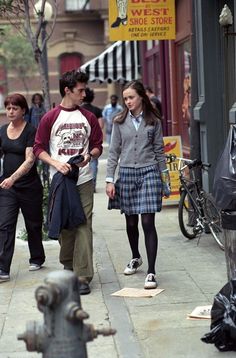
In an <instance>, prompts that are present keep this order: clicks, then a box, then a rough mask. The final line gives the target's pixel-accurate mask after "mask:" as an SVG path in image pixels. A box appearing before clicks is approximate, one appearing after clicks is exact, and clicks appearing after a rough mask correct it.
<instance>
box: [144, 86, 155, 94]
mask: <svg viewBox="0 0 236 358" xmlns="http://www.w3.org/2000/svg"><path fill="white" fill-rule="evenodd" d="M145 90H146V91H148V92H150V93H154V92H153V89H152V88H151V87H150V86H146V87H145Z"/></svg>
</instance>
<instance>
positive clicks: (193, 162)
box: [166, 154, 211, 170]
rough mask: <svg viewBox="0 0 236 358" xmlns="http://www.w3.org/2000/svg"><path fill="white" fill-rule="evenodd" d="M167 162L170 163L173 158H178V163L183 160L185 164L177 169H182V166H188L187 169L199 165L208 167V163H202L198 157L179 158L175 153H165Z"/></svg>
mask: <svg viewBox="0 0 236 358" xmlns="http://www.w3.org/2000/svg"><path fill="white" fill-rule="evenodd" d="M166 158H167V163H172V162H174V161H175V160H179V163H181V162H183V163H184V164H185V165H184V166H183V167H182V168H180V165H179V170H183V169H184V168H186V167H188V168H189V169H192V168H196V167H198V168H199V167H201V168H210V166H211V164H210V163H203V162H202V161H201V160H200V159H188V158H181V157H177V156H176V155H175V154H166Z"/></svg>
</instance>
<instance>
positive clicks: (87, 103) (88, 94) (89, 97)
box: [81, 87, 104, 193]
mask: <svg viewBox="0 0 236 358" xmlns="http://www.w3.org/2000/svg"><path fill="white" fill-rule="evenodd" d="M93 100H94V91H93V90H92V89H90V88H88V87H87V88H85V97H84V100H83V103H82V105H81V107H83V108H85V109H87V110H88V111H89V112H92V113H93V114H94V115H95V116H96V117H97V119H98V123H99V125H100V127H101V129H103V127H104V121H103V118H102V110H101V109H100V108H99V107H96V106H94V105H93V104H92V102H93ZM89 165H90V168H91V169H92V172H93V183H94V193H96V184H97V173H98V158H92V159H91V162H90V163H89Z"/></svg>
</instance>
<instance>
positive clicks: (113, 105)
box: [102, 94, 123, 144]
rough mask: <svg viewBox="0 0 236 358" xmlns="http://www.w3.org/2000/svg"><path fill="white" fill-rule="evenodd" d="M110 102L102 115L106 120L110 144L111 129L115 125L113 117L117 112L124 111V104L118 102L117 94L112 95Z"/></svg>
mask: <svg viewBox="0 0 236 358" xmlns="http://www.w3.org/2000/svg"><path fill="white" fill-rule="evenodd" d="M110 101H111V102H110V103H109V104H107V105H106V106H105V107H104V109H103V111H102V116H103V118H104V121H105V131H106V142H107V143H108V144H110V142H111V131H112V125H113V118H114V116H115V115H116V114H118V113H119V112H121V111H122V109H123V108H122V106H121V105H119V104H118V97H117V95H116V94H112V95H111V97H110Z"/></svg>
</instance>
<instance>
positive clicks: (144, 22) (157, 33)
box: [109, 0, 175, 41]
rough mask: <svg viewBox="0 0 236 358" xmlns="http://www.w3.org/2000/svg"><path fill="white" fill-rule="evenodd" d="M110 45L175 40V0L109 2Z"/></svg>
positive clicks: (112, 0)
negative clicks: (140, 41) (115, 42)
mask: <svg viewBox="0 0 236 358" xmlns="http://www.w3.org/2000/svg"><path fill="white" fill-rule="evenodd" d="M109 35H110V40H111V41H118V40H121V41H126V40H127V41H139V40H143V41H146V40H173V39H175V0H109Z"/></svg>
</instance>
